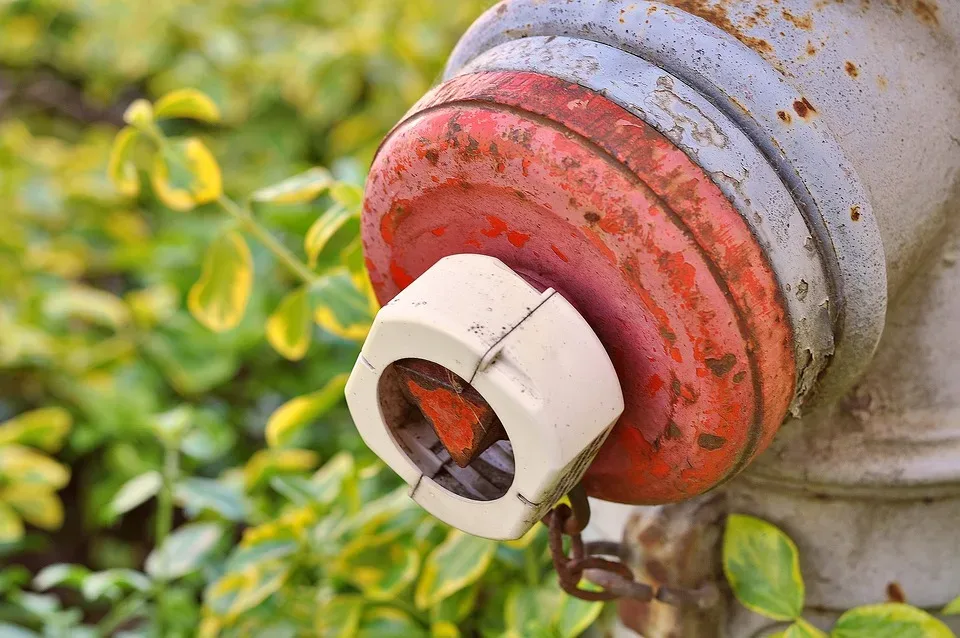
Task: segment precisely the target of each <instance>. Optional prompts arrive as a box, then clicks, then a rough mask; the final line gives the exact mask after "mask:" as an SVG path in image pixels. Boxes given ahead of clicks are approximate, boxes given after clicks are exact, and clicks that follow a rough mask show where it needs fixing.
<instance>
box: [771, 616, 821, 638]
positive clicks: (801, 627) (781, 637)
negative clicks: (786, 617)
mask: <svg viewBox="0 0 960 638" xmlns="http://www.w3.org/2000/svg"><path fill="white" fill-rule="evenodd" d="M769 638H827V634H825V633H823V632H822V631H820V630H819V629H817V628H816V627H814V626H813V625H811V624H810V623H808V622H807V621H806V620H804V619H803V618H797V620H796V622H794V623H793V624H792V625H790V626H789V627H787V628H786V629H785V630H783V631H781V632H778V633H776V634H774V635H772V636H770V637H769Z"/></svg>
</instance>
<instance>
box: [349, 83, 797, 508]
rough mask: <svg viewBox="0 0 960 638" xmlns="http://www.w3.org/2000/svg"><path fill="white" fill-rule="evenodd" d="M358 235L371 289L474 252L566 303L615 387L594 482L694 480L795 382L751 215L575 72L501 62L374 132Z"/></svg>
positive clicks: (390, 287) (723, 468)
mask: <svg viewBox="0 0 960 638" xmlns="http://www.w3.org/2000/svg"><path fill="white" fill-rule="evenodd" d="M363 236H364V242H365V247H366V251H367V256H368V260H369V261H368V269H369V271H370V274H371V279H372V281H373V283H374V287H375V289H376V291H377V294H378V297H379V298H380V300H381V301H382V302H386V301H388V300H389V299H390V298H392V296H393V295H395V294H396V293H397V292H398V291H399V290H401V289H402V288H403V287H404V286H406V285H407V284H408V283H410V282H411V281H413V279H414V278H416V277H417V276H418V275H419V274H420V273H422V272H424V271H425V270H426V269H427V268H428V267H429V266H430V265H432V264H433V263H434V262H436V261H437V260H438V259H440V258H441V257H443V256H445V255H449V254H453V253H458V252H482V253H484V254H489V255H492V256H495V257H497V258H499V259H501V260H502V261H504V263H506V264H508V265H509V266H510V267H511V268H513V269H514V270H516V271H517V272H520V273H523V274H525V275H526V276H527V277H528V278H530V279H531V280H533V281H540V282H543V283H544V285H550V286H553V287H555V288H557V289H558V290H559V291H560V292H561V293H562V294H563V295H564V296H565V297H566V298H567V299H569V300H570V301H571V303H573V304H574V306H576V307H577V309H578V310H579V311H580V312H581V314H583V316H584V317H585V318H586V319H587V320H588V321H589V323H590V325H591V326H592V327H593V329H594V331H595V332H596V333H597V335H598V336H599V337H600V339H601V341H602V342H603V343H604V344H605V346H606V348H607V351H608V353H609V354H610V357H611V360H612V361H613V363H614V366H615V367H616V369H617V374H618V376H619V378H620V381H621V386H622V387H623V390H624V397H625V401H626V409H625V411H624V415H623V417H622V418H621V420H620V422H619V423H618V424H617V426H616V427H615V428H614V431H613V432H612V434H611V435H610V438H609V439H608V441H607V443H606V444H605V445H604V446H603V448H602V449H601V450H600V453H599V454H598V456H597V458H596V460H595V461H594V463H593V465H592V467H591V468H590V470H589V472H588V474H587V475H586V477H585V479H584V481H585V485H586V487H587V490H588V492H589V493H590V494H591V495H594V496H598V497H600V498H604V499H608V500H615V501H621V502H635V503H638V502H639V503H643V502H646V503H650V502H668V501H675V500H681V499H684V498H689V497H691V496H693V495H695V494H698V493H701V492H703V491H705V490H707V489H709V488H711V487H713V486H715V485H716V484H717V483H719V482H720V481H722V480H724V479H725V478H727V477H729V476H732V475H733V474H735V473H736V472H737V471H739V470H740V469H741V468H742V467H743V466H744V465H745V464H746V463H747V462H748V461H749V460H750V459H751V458H752V457H753V456H754V455H755V454H756V453H757V451H759V450H760V449H762V448H763V447H765V445H766V444H767V443H768V442H769V441H770V439H771V438H772V436H773V434H774V433H775V431H776V428H777V426H778V425H779V423H780V422H781V421H782V419H783V416H784V414H785V413H786V410H787V407H788V405H789V403H790V400H791V398H792V397H793V389H794V385H793V384H794V378H795V365H794V360H793V353H792V339H791V331H790V326H789V324H788V322H787V318H786V311H785V309H784V307H783V304H782V301H781V299H780V297H779V295H778V287H777V283H776V280H775V277H774V275H773V272H772V270H771V268H770V266H769V265H768V262H767V260H766V258H765V257H764V252H763V249H762V247H761V246H759V244H758V243H757V242H756V240H755V239H754V237H753V235H752V233H751V230H750V227H749V226H747V224H746V223H745V222H744V221H743V218H742V217H741V216H740V214H739V213H738V212H737V210H736V209H735V208H734V207H733V206H732V204H731V203H730V202H729V200H727V199H726V198H725V197H724V196H723V194H722V192H721V191H720V190H719V189H718V188H717V186H716V185H715V184H714V183H713V182H712V181H711V180H710V179H709V178H708V177H707V176H706V174H705V173H704V172H703V171H702V169H700V168H699V167H697V166H696V165H695V164H694V163H693V162H692V161H691V160H690V158H689V157H688V156H687V155H686V154H685V153H684V152H683V151H681V150H680V149H678V148H677V147H676V146H675V145H674V144H672V143H671V142H670V141H669V140H667V139H666V138H664V137H663V136H661V135H660V134H659V133H657V132H656V131H655V130H654V129H653V128H651V127H650V126H648V125H647V124H646V123H644V122H643V120H641V119H639V118H637V117H636V116H635V115H633V114H632V113H630V112H629V111H627V110H625V109H623V108H622V107H620V106H618V105H616V104H615V103H613V102H611V101H610V100H607V99H606V98H604V97H602V96H601V95H599V94H597V93H594V92H592V91H589V90H587V89H584V88H582V87H579V86H576V85H572V84H569V83H566V82H562V81H560V80H557V79H554V78H550V77H547V76H543V75H535V74H507V73H482V74H474V75H469V76H461V77H458V78H455V79H454V80H452V81H451V82H448V83H447V84H445V85H443V86H441V87H439V88H438V89H437V90H435V91H434V92H432V93H431V94H430V95H428V96H427V98H425V99H424V100H423V101H421V103H420V104H419V105H418V106H417V107H416V109H415V110H414V112H413V114H412V115H411V117H410V118H409V119H407V120H406V121H405V122H404V123H402V124H401V125H400V126H398V127H397V129H396V130H395V131H394V132H393V133H392V134H391V136H390V137H389V138H388V139H387V140H386V141H385V142H384V145H383V146H382V147H381V150H380V153H379V155H378V157H377V159H376V161H375V163H374V166H373V168H372V170H371V173H370V178H369V180H368V185H367V196H366V201H365V211H364V220H363Z"/></svg>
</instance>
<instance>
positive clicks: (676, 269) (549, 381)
mask: <svg viewBox="0 0 960 638" xmlns="http://www.w3.org/2000/svg"><path fill="white" fill-rule="evenodd" d="M958 63H960V3H957V2H945V1H943V0H941V2H940V3H939V5H938V4H937V3H936V2H935V0H873V1H872V2H867V1H866V0H862V1H849V0H848V1H847V2H843V1H842V0H774V2H772V3H771V2H768V1H766V0H736V1H733V0H669V1H667V2H648V1H644V0H567V1H565V2H561V1H549V0H506V1H504V2H501V3H500V4H498V5H496V6H495V7H493V8H492V9H491V10H490V11H488V12H487V13H486V14H485V15H484V16H483V17H481V18H480V19H479V20H478V21H477V22H476V23H475V24H474V25H473V27H471V29H470V30H469V31H468V32H467V33H466V34H465V35H464V37H463V38H462V40H461V41H460V43H459V45H458V46H457V48H456V50H455V51H454V52H453V54H452V56H451V58H450V61H449V63H448V66H447V69H446V73H445V77H444V81H443V82H442V83H441V84H440V85H439V86H438V87H436V88H435V89H434V90H432V91H431V92H430V93H428V94H427V95H426V96H425V97H424V98H423V99H422V100H420V102H419V103H417V104H416V105H415V106H414V107H413V108H412V109H411V110H410V112H409V113H408V114H407V115H406V116H405V117H404V118H403V120H402V121H401V122H400V123H399V124H397V126H396V127H395V128H394V130H393V131H392V132H391V133H390V134H389V135H388V136H387V138H386V139H385V140H384V142H383V144H382V146H381V147H380V150H379V152H378V154H377V156H376V159H375V161H374V163H373V166H372V169H371V172H370V176H369V179H368V183H367V187H366V195H365V202H364V208H363V221H362V223H363V239H364V246H365V251H366V259H367V269H368V272H369V275H370V278H371V281H372V283H373V285H374V289H375V291H376V293H377V296H378V298H379V300H380V301H381V302H382V303H383V304H384V308H383V310H382V311H381V313H380V315H379V316H378V318H377V321H376V322H375V324H374V327H373V329H372V331H371V335H370V337H369V339H368V341H367V343H366V344H365V345H364V348H363V353H362V354H361V357H360V359H359V360H358V362H357V365H356V367H355V369H354V373H353V375H352V377H351V380H350V382H349V384H348V388H347V394H348V402H349V405H350V409H351V412H352V413H353V415H354V418H355V421H356V422H357V425H358V428H359V429H360V431H361V434H362V435H363V436H364V439H365V440H366V441H367V443H368V444H369V445H370V446H371V448H373V449H374V451H376V452H377V453H378V454H379V455H380V456H381V457H382V458H384V460H385V461H387V463H388V464H389V465H390V466H391V467H393V468H394V469H395V470H396V471H397V472H398V473H399V474H400V475H401V476H402V477H403V478H404V479H405V480H406V481H407V482H408V483H409V484H410V485H411V495H412V497H413V498H414V499H416V500H417V501H418V502H419V503H421V505H423V506H424V507H425V508H426V509H428V510H429V511H431V512H432V513H433V514H435V515H436V516H438V517H439V518H441V519H443V520H445V521H446V522H448V523H450V524H451V525H454V526H457V527H460V528H462V529H465V530H466V531H469V532H471V533H475V534H479V535H484V536H488V537H491V538H515V537H517V536H519V535H520V534H522V533H523V532H524V531H525V530H526V529H528V528H529V527H530V526H531V525H533V524H534V523H535V522H536V521H537V520H538V519H539V518H540V517H541V516H542V515H543V514H544V512H545V511H546V510H547V509H549V508H550V507H552V506H553V505H554V504H555V503H556V502H557V501H558V500H559V499H560V498H561V497H562V496H563V495H564V494H565V493H566V492H567V491H569V489H571V488H572V487H573V486H574V485H576V484H578V483H579V484H581V485H582V486H583V488H584V489H585V490H586V493H587V494H588V495H590V496H592V497H594V498H596V499H600V500H606V501H614V502H618V503H627V504H634V505H658V506H662V507H660V508H658V509H655V510H644V511H643V512H642V513H641V515H640V516H639V517H638V518H637V519H635V520H634V521H633V522H632V523H631V525H630V526H628V529H627V537H626V538H627V540H628V541H632V542H636V543H640V544H642V545H646V546H647V547H645V551H646V552H647V555H654V554H656V553H657V551H658V550H659V551H661V555H659V558H658V561H657V568H656V569H648V570H647V571H648V572H649V573H648V575H649V576H650V577H651V578H652V579H654V580H655V579H657V578H658V574H657V573H654V572H665V573H666V574H667V575H668V576H669V577H672V578H677V579H680V580H683V579H685V578H693V577H702V576H704V573H699V572H704V570H706V571H707V572H709V571H710V570H713V569H714V566H715V565H716V564H718V563H717V559H716V538H717V537H718V534H711V533H706V532H705V531H704V530H705V528H708V527H711V526H712V527H714V528H719V526H721V525H722V513H723V512H726V511H736V512H744V513H750V514H754V515H757V516H759V517H762V518H765V519H768V520H770V521H772V522H775V523H777V524H778V525H780V526H781V527H782V528H783V529H785V530H786V531H788V533H790V534H791V536H792V537H793V538H794V539H795V540H796V541H797V543H798V545H799V546H800V549H801V555H802V560H803V569H804V573H805V575H806V580H807V599H806V600H807V603H806V604H807V605H808V607H809V608H811V609H812V610H813V615H814V616H816V615H817V614H821V615H822V616H823V618H825V619H829V618H830V617H835V616H836V614H837V613H839V612H842V611H843V610H845V609H847V608H849V607H852V606H855V605H859V604H866V603H869V602H876V601H877V600H878V599H882V598H883V597H884V596H885V595H886V588H887V587H888V586H890V587H892V586H894V585H895V586H896V587H897V589H898V590H902V591H904V592H906V594H907V596H909V598H910V601H911V602H912V603H913V604H915V605H918V606H921V607H936V606H938V605H942V604H943V603H945V602H947V600H948V599H949V598H950V597H951V596H952V595H954V596H955V595H956V594H957V593H960V551H957V549H958V546H960V536H958V531H957V521H960V430H958V425H957V423H958V418H960V363H957V362H958V361H960V283H958V280H960V277H958V275H960V266H958V265H957V263H956V262H957V254H958V253H957V251H958V250H960V248H958V246H960V211H958V207H960V197H958V190H960V189H958V185H960V71H958V68H960V64H958ZM885 325H886V330H884V326H885ZM884 332H885V334H883V333H884ZM882 334H883V338H882V339H881V335H882ZM768 448H769V449H768ZM764 450H767V451H766V452H765V453H764V454H762V455H761V452H764ZM758 455H760V456H759V458H758V459H757V460H756V461H755V462H753V464H752V465H751V467H750V469H749V470H748V471H746V472H743V473H742V474H741V471H742V470H744V469H745V468H747V466H748V465H749V464H751V462H752V461H754V459H755V458H756V457H758ZM734 477H736V478H735V479H734ZM731 479H734V480H731ZM720 486H722V488H721V489H720V490H715V488H718V487H720ZM691 499H693V500H691ZM670 504H676V505H670ZM704 512H707V514H705V513H704ZM665 525H673V526H675V527H676V528H677V529H680V530H685V532H684V533H687V534H689V538H690V539H691V543H693V545H696V546H695V547H693V548H691V546H690V544H688V545H687V546H685V547H683V543H678V542H676V541H675V540H674V542H673V544H672V545H671V547H670V548H665V547H662V546H661V547H659V548H658V547H657V545H658V543H660V545H663V543H662V542H660V541H658V540H657V539H658V537H657V534H656V533H655V532H657V531H658V529H659V528H662V527H663V526H665ZM658 526H659V528H658ZM660 531H662V529H661V530H660ZM694 541H696V542H694ZM697 543H699V545H697ZM678 547H679V548H680V549H677V548H678ZM683 552H687V554H686V555H683ZM693 555H696V556H700V557H702V558H703V560H696V561H693V562H695V563H697V564H696V566H695V567H692V566H691V565H690V563H691V561H690V560H689V559H690V556H693ZM641 567H642V566H641ZM647 567H648V568H649V567H650V566H649V565H647ZM691 570H693V571H697V572H698V573H697V574H693V573H692V572H691ZM688 572H691V573H688ZM652 604H653V605H655V604H656V603H652ZM654 611H655V610H652V609H650V608H649V605H641V606H640V607H639V608H638V607H637V606H632V607H631V606H629V605H624V606H622V607H621V616H622V618H623V621H624V623H625V624H626V625H627V626H629V627H632V628H633V629H636V630H638V631H641V632H643V633H644V635H647V636H649V638H654V637H656V636H668V635H696V636H713V635H716V636H721V635H730V636H753V635H757V636H762V635H765V634H764V631H765V629H764V626H763V621H762V619H760V618H759V617H756V616H753V615H751V614H749V612H747V611H746V610H744V609H741V608H737V607H735V606H733V605H732V604H731V606H730V609H729V610H727V612H726V613H720V614H718V613H717V612H716V610H714V611H711V612H689V613H687V612H683V611H671V612H670V613H654ZM671 632H674V633H671Z"/></svg>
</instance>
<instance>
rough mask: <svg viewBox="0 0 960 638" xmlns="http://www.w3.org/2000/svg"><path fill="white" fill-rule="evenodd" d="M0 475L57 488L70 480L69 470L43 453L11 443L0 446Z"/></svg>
mask: <svg viewBox="0 0 960 638" xmlns="http://www.w3.org/2000/svg"><path fill="white" fill-rule="evenodd" d="M0 477H3V478H6V479H7V481H9V482H11V483H24V484H27V485H36V486H44V487H46V488H48V489H50V490H59V489H60V488H62V487H63V486H65V485H66V484H67V483H69V482H70V470H69V469H68V468H67V467H66V466H64V465H61V464H59V463H57V462H56V461H54V460H53V459H51V458H50V457H48V456H46V455H45V454H41V453H40V452H37V451H35V450H32V449H30V448H27V447H23V446H22V445H17V444H12V445H5V446H2V447H0Z"/></svg>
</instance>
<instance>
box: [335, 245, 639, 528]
mask: <svg viewBox="0 0 960 638" xmlns="http://www.w3.org/2000/svg"><path fill="white" fill-rule="evenodd" d="M494 350H496V353H497V354H496V356H495V357H488V356H487V355H488V354H489V353H491V352H492V351H494ZM405 358H420V359H425V360H428V361H432V362H435V363H438V364H440V365H442V366H444V367H446V368H447V369H449V370H451V371H453V372H454V373H456V374H457V375H459V376H460V377H462V378H464V379H467V380H469V381H470V383H471V384H472V385H473V387H474V388H475V389H476V390H477V391H478V392H480V394H481V395H482V396H483V397H484V399H486V401H487V402H488V403H489V404H490V406H491V407H492V408H493V410H494V411H495V412H496V414H497V416H498V417H499V418H500V420H501V422H502V423H503V427H504V430H505V431H506V433H507V436H508V437H509V439H510V444H511V445H512V450H513V458H514V463H515V470H514V472H515V473H514V477H513V481H512V483H511V484H510V486H509V488H508V489H507V491H506V493H505V494H504V495H503V496H501V497H500V498H497V499H495V500H478V499H474V498H468V497H465V496H461V495H458V494H455V493H453V492H451V491H450V490H448V489H446V488H445V487H444V486H443V485H441V484H440V483H438V482H437V481H435V480H434V479H433V476H434V475H435V472H436V471H439V468H437V467H433V468H432V470H430V468H428V471H426V472H425V470H424V467H422V466H424V463H422V462H421V463H420V465H418V464H417V463H416V462H415V461H414V459H413V458H411V456H412V455H413V456H417V455H416V453H415V451H413V450H411V449H410V447H411V445H412V444H413V443H411V441H416V437H412V438H410V440H407V439H404V440H403V441H401V440H398V437H397V436H395V433H394V432H393V430H392V428H391V426H390V425H388V420H389V419H388V416H387V415H386V414H385V410H384V407H383V405H382V403H381V388H380V383H381V376H382V375H383V374H384V372H385V371H386V370H387V369H388V368H389V366H390V365H391V364H392V363H394V362H395V361H398V360H400V359H405ZM346 394H347V403H348V405H349V407H350V412H351V414H352V415H353V418H354V421H355V422H356V425H357V428H358V430H359V431H360V434H361V436H362V437H363V439H364V441H365V442H366V443H367V445H368V446H369V447H370V449H371V450H373V451H374V453H376V454H377V455H378V456H379V457H380V458H381V459H383V460H384V461H385V462H386V463H387V465H389V466H390V467H391V468H393V470H394V471H396V472H397V473H398V474H399V475H400V476H401V477H402V478H403V479H404V481H406V482H407V483H408V484H409V485H410V486H411V497H412V498H413V499H414V500H415V501H416V502H417V503H419V504H420V505H421V506H422V507H423V508H424V509H426V510H427V511H428V512H430V513H431V514H433V515H434V516H436V517H437V518H439V519H440V520H442V521H444V522H446V523H448V524H450V525H452V526H454V527H457V528H459V529H462V530H464V531H466V532H468V533H470V534H474V535H477V536H484V537H487V538H495V539H513V538H519V537H520V536H522V535H523V534H524V533H525V532H526V531H527V530H529V529H530V527H532V526H533V525H534V524H535V523H536V522H537V521H538V520H539V519H540V518H541V517H542V516H543V515H544V514H545V513H546V511H547V510H548V509H549V508H551V507H552V506H553V505H554V504H555V503H556V502H557V501H558V500H559V499H560V498H562V497H563V496H564V495H565V494H566V493H567V492H568V491H569V490H570V488H572V487H573V486H574V485H575V484H576V483H577V482H578V481H579V480H580V477H581V476H582V475H583V472H584V471H585V470H586V469H587V467H588V466H589V464H590V461H592V460H593V457H594V455H595V454H596V452H597V450H598V449H599V447H600V444H601V443H602V442H603V440H604V439H605V438H606V435H607V433H608V432H609V430H610V428H611V427H612V426H613V424H614V423H615V422H616V420H617V418H618V417H619V416H620V414H621V412H622V411H623V394H622V392H621V389H620V383H619V381H618V379H617V376H616V372H615V371H614V368H613V364H612V363H611V361H610V358H609V357H608V356H607V353H606V351H605V350H604V348H603V346H602V345H601V343H600V340H599V339H598V338H597V336H596V335H595V334H594V332H593V331H592V329H591V328H590V326H589V325H588V324H587V322H586V321H585V320H584V319H583V317H582V316H581V315H580V314H579V313H578V312H577V310H576V309H574V307H573V306H572V305H570V303H569V302H567V301H566V299H564V298H563V297H562V296H561V295H560V294H558V293H556V292H554V291H553V290H548V291H547V292H546V293H540V292H538V291H537V290H536V289H535V288H533V287H532V286H530V285H529V284H528V283H527V282H526V281H525V280H524V279H523V278H521V277H520V276H519V275H517V274H516V273H515V272H513V271H512V270H511V269H510V268H508V267H507V266H506V265H504V264H503V263H502V262H501V261H499V260H497V259H495V258H493V257H488V256H484V255H453V256H450V257H446V258H444V259H442V260H440V261H439V262H437V263H436V264H435V265H434V266H433V267H432V268H430V269H429V270H428V271H427V272H426V273H424V274H423V275H422V276H421V277H419V278H418V279H417V280H415V281H414V282H413V283H412V284H411V285H410V286H409V287H407V288H406V289H405V290H404V291H403V292H401V293H400V294H399V295H397V296H396V297H395V298H394V299H393V300H392V301H391V302H390V303H389V304H387V305H386V306H384V308H383V309H382V310H381V311H380V313H379V314H378V315H377V318H376V320H375V321H374V324H373V327H372V328H371V331H370V335H369V336H368V338H367V341H366V343H364V346H363V350H362V353H361V355H360V358H359V359H358V361H357V364H356V366H355V367H354V369H353V372H352V374H351V376H350V379H349V381H348V382H347V390H346ZM405 448H407V449H405ZM421 458H422V457H421ZM447 467H448V469H449V470H451V471H454V472H461V474H462V476H463V477H464V480H465V481H466V482H469V481H470V480H471V479H470V474H469V472H462V471H461V470H459V469H457V468H455V467H454V466H453V465H451V464H449V463H448V464H447ZM465 469H466V470H470V469H471V468H469V467H468V468H465ZM428 474H429V475H428ZM468 487H469V486H468ZM469 491H470V490H468V492H469Z"/></svg>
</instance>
